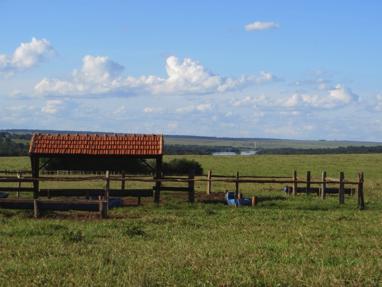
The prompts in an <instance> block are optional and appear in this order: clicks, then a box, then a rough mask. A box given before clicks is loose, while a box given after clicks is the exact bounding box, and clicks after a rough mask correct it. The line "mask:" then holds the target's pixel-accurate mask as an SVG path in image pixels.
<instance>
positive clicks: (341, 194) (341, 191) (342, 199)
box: [338, 171, 345, 204]
mask: <svg viewBox="0 0 382 287" xmlns="http://www.w3.org/2000/svg"><path fill="white" fill-rule="evenodd" d="M344 180H345V176H344V172H343V171H341V172H340V189H339V192H338V199H339V203H340V204H344V203H345V185H344Z"/></svg>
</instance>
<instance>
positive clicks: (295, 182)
mask: <svg viewBox="0 0 382 287" xmlns="http://www.w3.org/2000/svg"><path fill="white" fill-rule="evenodd" d="M296 194H297V171H293V188H292V195H293V196H295V195H296Z"/></svg>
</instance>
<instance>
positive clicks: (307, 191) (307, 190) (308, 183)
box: [306, 170, 311, 195]
mask: <svg viewBox="0 0 382 287" xmlns="http://www.w3.org/2000/svg"><path fill="white" fill-rule="evenodd" d="M310 179H311V174H310V171H309V170H308V171H307V172H306V194H307V195H308V194H309V193H310Z"/></svg>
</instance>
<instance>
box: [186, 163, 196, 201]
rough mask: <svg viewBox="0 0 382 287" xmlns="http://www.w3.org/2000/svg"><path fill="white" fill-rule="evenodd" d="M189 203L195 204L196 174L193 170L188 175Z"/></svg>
mask: <svg viewBox="0 0 382 287" xmlns="http://www.w3.org/2000/svg"><path fill="white" fill-rule="evenodd" d="M188 179H189V181H188V201H189V202H190V203H194V202H195V172H194V170H191V171H190V173H189V174H188Z"/></svg>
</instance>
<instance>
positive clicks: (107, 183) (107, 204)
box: [104, 170, 110, 217]
mask: <svg viewBox="0 0 382 287" xmlns="http://www.w3.org/2000/svg"><path fill="white" fill-rule="evenodd" d="M105 180H106V183H105V196H104V201H106V206H105V212H106V213H105V215H106V216H105V217H107V213H108V210H109V191H110V172H109V171H108V170H107V171H106V174H105Z"/></svg>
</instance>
